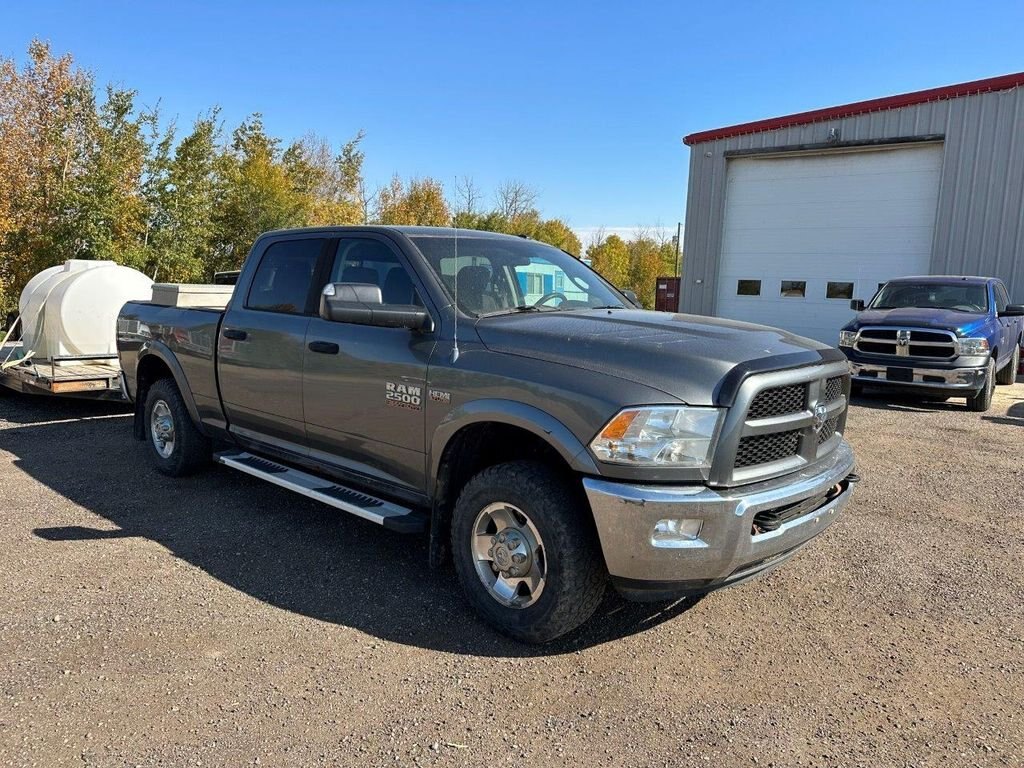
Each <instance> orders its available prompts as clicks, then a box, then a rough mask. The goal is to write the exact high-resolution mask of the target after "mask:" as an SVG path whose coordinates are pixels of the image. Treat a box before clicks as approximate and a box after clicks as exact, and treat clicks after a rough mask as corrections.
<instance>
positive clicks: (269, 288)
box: [245, 238, 324, 315]
mask: <svg viewBox="0 0 1024 768" xmlns="http://www.w3.org/2000/svg"><path fill="white" fill-rule="evenodd" d="M323 244H324V241H323V240H322V239H317V238H307V239H304V240H284V241H281V242H279V243H274V244H273V245H271V246H270V247H269V248H267V250H266V251H265V252H264V253H263V258H262V259H260V265H259V266H258V267H257V268H256V275H255V276H254V277H253V280H252V286H251V287H250V288H249V297H248V299H247V300H246V303H245V305H246V307H248V308H249V309H258V310H262V311H264V312H283V313H285V314H289V315H301V314H305V313H307V312H309V311H310V309H309V307H308V304H309V301H310V292H311V289H312V287H313V275H314V273H315V272H316V267H317V261H318V260H319V258H320V251H321V250H322V249H323Z"/></svg>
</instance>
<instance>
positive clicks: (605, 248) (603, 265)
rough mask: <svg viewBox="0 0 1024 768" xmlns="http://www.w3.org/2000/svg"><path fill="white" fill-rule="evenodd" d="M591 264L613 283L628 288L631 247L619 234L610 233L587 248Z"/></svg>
mask: <svg viewBox="0 0 1024 768" xmlns="http://www.w3.org/2000/svg"><path fill="white" fill-rule="evenodd" d="M587 256H588V257H589V258H590V263H591V266H592V267H593V268H594V269H595V270H597V271H598V272H599V273H600V274H601V275H602V276H603V277H604V278H605V279H606V280H608V281H609V282H610V283H611V284H612V285H614V286H616V287H619V288H627V287H629V286H628V285H627V282H628V280H629V248H628V247H627V246H626V243H625V242H624V241H623V240H622V238H621V237H619V236H618V235H609V236H608V237H606V238H602V239H601V240H599V241H598V242H595V243H593V244H592V245H591V246H590V247H589V248H587Z"/></svg>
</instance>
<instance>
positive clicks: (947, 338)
mask: <svg viewBox="0 0 1024 768" xmlns="http://www.w3.org/2000/svg"><path fill="white" fill-rule="evenodd" d="M853 348H854V349H855V350H857V351H858V352H863V353H864V354H868V355H886V356H890V357H926V358H930V359H932V360H952V359H953V358H954V357H956V356H957V342H956V335H955V334H953V333H952V332H950V331H930V330H925V329H923V328H890V327H887V326H886V327H877V328H862V329H861V330H860V331H859V332H858V333H857V340H856V341H855V342H854V344H853Z"/></svg>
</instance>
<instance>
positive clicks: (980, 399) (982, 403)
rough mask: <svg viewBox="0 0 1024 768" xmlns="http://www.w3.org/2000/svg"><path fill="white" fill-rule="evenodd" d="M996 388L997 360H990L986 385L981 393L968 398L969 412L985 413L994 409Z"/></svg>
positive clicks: (986, 374)
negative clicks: (993, 395) (993, 394)
mask: <svg viewBox="0 0 1024 768" xmlns="http://www.w3.org/2000/svg"><path fill="white" fill-rule="evenodd" d="M995 388H996V359H995V358H994V357H992V358H989V361H988V370H987V371H986V373H985V384H984V386H983V387H982V388H981V391H980V392H978V394H976V395H974V396H973V397H968V398H967V410H969V411H975V412H977V413H984V412H985V411H987V410H988V409H989V408H991V407H992V393H993V392H994V391H995Z"/></svg>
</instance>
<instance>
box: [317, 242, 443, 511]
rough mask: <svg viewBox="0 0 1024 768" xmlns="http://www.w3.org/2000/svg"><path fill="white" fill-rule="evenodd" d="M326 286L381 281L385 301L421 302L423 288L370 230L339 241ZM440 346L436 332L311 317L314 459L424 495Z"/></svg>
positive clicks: (393, 251)
mask: <svg viewBox="0 0 1024 768" xmlns="http://www.w3.org/2000/svg"><path fill="white" fill-rule="evenodd" d="M327 283H370V284H373V285H377V286H380V288H381V295H382V298H383V301H384V303H385V304H420V305H423V300H422V299H421V296H424V295H426V294H425V292H424V291H423V288H422V285H420V283H419V281H418V279H417V277H416V275H415V274H414V273H413V272H412V271H411V270H410V269H409V266H408V264H407V262H406V260H405V258H404V256H402V254H401V253H400V252H399V251H398V250H397V248H396V247H395V246H394V245H393V244H392V243H391V242H390V241H389V240H388V239H387V238H384V237H381V236H375V235H371V234H366V235H359V236H351V237H344V238H341V239H340V240H338V241H337V245H336V247H335V249H334V258H333V261H332V264H331V268H330V272H329V274H328V275H327V276H326V279H325V280H324V284H325V285H326V284H327ZM321 288H322V286H321ZM427 309H428V311H430V312H431V313H432V314H433V315H434V318H435V321H436V319H437V315H436V311H435V310H434V309H433V308H432V307H430V306H429V305H428V306H427ZM435 343H436V342H435V338H434V334H433V333H424V332H414V331H410V330H407V329H404V328H378V327H373V326H368V325H356V324H354V323H342V322H332V321H329V320H323V319H322V318H320V317H319V316H317V317H314V318H312V320H311V321H310V323H309V327H308V330H307V333H306V349H305V353H304V354H305V363H304V366H303V371H304V372H303V399H304V402H305V419H306V437H307V440H308V443H309V448H310V456H311V457H312V458H315V459H318V460H320V461H324V462H327V463H329V464H332V465H335V466H337V467H338V468H340V469H342V470H347V471H349V472H353V473H356V474H358V475H361V476H364V477H367V478H370V479H371V480H373V481H377V482H382V483H385V484H388V485H392V486H399V487H401V488H403V489H405V490H408V491H413V492H416V493H422V492H425V490H426V482H425V465H426V456H425V447H424V429H425V421H424V400H425V399H426V396H427V392H426V382H427V363H428V361H429V359H430V355H431V352H432V351H433V349H434V346H435Z"/></svg>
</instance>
